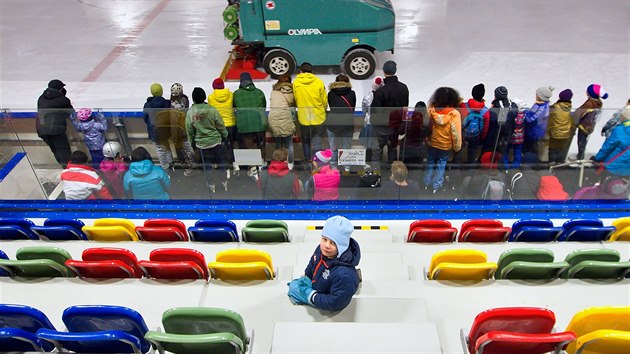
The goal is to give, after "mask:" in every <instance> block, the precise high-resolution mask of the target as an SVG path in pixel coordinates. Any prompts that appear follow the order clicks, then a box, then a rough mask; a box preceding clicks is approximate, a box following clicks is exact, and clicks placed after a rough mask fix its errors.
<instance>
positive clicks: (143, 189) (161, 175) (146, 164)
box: [123, 160, 171, 200]
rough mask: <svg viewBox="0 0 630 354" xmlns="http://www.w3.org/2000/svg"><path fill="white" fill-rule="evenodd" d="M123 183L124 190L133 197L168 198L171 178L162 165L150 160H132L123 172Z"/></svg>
mask: <svg viewBox="0 0 630 354" xmlns="http://www.w3.org/2000/svg"><path fill="white" fill-rule="evenodd" d="M123 184H124V186H125V192H127V194H128V195H130V196H132V197H133V199H142V200H144V199H161V200H168V199H169V195H168V187H169V186H170V185H171V179H170V177H169V176H168V175H167V174H166V172H164V170H163V169H162V167H160V166H156V165H154V164H153V161H150V160H142V161H136V162H132V163H131V164H130V165H129V171H127V173H125V178H124V179H123Z"/></svg>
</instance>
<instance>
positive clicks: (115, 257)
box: [81, 247, 143, 277]
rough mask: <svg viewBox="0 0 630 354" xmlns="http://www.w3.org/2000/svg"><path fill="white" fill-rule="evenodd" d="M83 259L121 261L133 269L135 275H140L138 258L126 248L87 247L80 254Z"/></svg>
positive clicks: (89, 260) (90, 260)
mask: <svg viewBox="0 0 630 354" xmlns="http://www.w3.org/2000/svg"><path fill="white" fill-rule="evenodd" d="M81 257H82V259H83V260H84V261H88V262H94V261H121V262H123V263H125V264H127V265H128V266H129V267H131V268H132V269H133V270H134V273H135V275H136V276H138V277H140V276H142V274H143V272H142V269H140V267H139V266H138V258H137V257H136V255H135V254H134V253H133V252H131V251H130V250H128V249H124V248H113V247H97V248H88V249H86V250H84V251H83V254H82V255H81Z"/></svg>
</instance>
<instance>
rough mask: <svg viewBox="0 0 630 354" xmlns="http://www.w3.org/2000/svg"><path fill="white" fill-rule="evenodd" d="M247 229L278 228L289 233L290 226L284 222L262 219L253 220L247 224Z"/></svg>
mask: <svg viewBox="0 0 630 354" xmlns="http://www.w3.org/2000/svg"><path fill="white" fill-rule="evenodd" d="M245 226H246V227H257V228H261V229H268V228H276V227H280V228H283V229H285V230H286V231H287V232H288V231H289V225H287V223H286V222H284V221H282V220H270V219H260V220H251V221H248V222H247V224H245Z"/></svg>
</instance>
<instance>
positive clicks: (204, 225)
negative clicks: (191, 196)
mask: <svg viewBox="0 0 630 354" xmlns="http://www.w3.org/2000/svg"><path fill="white" fill-rule="evenodd" d="M188 233H189V234H190V239H191V240H192V241H196V242H238V231H237V230H236V224H234V223H233V222H232V221H229V220H199V221H197V222H196V223H195V226H191V227H189V228H188Z"/></svg>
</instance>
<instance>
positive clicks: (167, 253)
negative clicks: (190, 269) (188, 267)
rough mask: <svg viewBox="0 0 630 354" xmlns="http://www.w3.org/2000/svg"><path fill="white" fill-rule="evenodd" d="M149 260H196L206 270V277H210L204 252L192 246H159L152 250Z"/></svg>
mask: <svg viewBox="0 0 630 354" xmlns="http://www.w3.org/2000/svg"><path fill="white" fill-rule="evenodd" d="M149 260H151V261H152V262H182V261H188V262H194V263H196V264H197V265H198V266H199V267H201V269H202V270H203V272H204V276H205V278H208V264H207V263H206V258H205V257H204V256H203V253H201V252H199V251H197V250H194V249H190V248H158V249H155V250H153V251H151V254H150V255H149Z"/></svg>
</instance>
